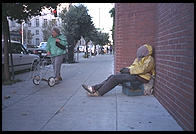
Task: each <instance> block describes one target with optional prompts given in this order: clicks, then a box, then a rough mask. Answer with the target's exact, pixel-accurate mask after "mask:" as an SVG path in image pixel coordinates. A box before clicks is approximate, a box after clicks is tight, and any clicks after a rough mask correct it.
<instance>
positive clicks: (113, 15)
mask: <svg viewBox="0 0 196 134" xmlns="http://www.w3.org/2000/svg"><path fill="white" fill-rule="evenodd" d="M109 13H110V15H111V17H112V18H113V25H112V40H113V45H114V27H115V8H112V9H111V10H110V11H109Z"/></svg>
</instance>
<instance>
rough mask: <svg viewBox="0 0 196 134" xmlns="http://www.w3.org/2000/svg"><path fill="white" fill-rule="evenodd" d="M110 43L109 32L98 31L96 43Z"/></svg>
mask: <svg viewBox="0 0 196 134" xmlns="http://www.w3.org/2000/svg"><path fill="white" fill-rule="evenodd" d="M108 43H110V41H109V34H108V33H102V32H101V31H99V32H97V41H96V44H99V45H101V46H104V45H106V44H108Z"/></svg>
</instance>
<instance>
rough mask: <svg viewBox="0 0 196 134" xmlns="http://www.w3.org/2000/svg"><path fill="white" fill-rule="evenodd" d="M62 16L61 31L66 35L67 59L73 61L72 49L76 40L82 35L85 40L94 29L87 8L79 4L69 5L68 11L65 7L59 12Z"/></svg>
mask: <svg viewBox="0 0 196 134" xmlns="http://www.w3.org/2000/svg"><path fill="white" fill-rule="evenodd" d="M60 17H61V18H62V32H63V33H64V34H65V35H66V36H67V41H68V43H69V45H70V47H69V51H68V52H69V59H70V60H71V61H73V55H74V53H73V50H74V47H75V45H76V43H77V41H78V40H79V39H80V38H81V36H83V37H84V39H85V40H86V42H88V41H90V40H91V38H92V33H93V31H95V26H94V24H93V22H92V18H91V16H90V15H89V14H88V9H87V8H86V7H85V6H84V5H82V4H80V5H79V6H70V9H69V11H68V12H67V11H66V9H65V10H64V11H63V12H62V13H61V14H60Z"/></svg>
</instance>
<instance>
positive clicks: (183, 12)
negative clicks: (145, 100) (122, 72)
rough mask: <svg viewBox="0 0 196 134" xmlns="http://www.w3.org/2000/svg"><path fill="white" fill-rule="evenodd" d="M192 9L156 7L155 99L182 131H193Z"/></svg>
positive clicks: (181, 5) (164, 5) (192, 6)
mask: <svg viewBox="0 0 196 134" xmlns="http://www.w3.org/2000/svg"><path fill="white" fill-rule="evenodd" d="M193 11H194V5H193V4H185V3H182V4H181V3H177V4H172V3H167V4H158V5H157V33H156V43H155V59H156V81H155V92H154V95H155V97H156V98H157V99H158V100H159V101H160V103H161V104H162V105H163V106H164V107H165V108H166V109H167V110H168V111H169V112H170V113H171V115H172V116H173V117H174V118H175V119H176V121H177V122H178V123H179V125H181V126H182V127H183V128H184V129H185V130H193V129H194V65H193V64H194V61H193V60H194V50H193V49H194V30H193V29H194V12H193Z"/></svg>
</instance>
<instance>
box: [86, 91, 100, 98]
mask: <svg viewBox="0 0 196 134" xmlns="http://www.w3.org/2000/svg"><path fill="white" fill-rule="evenodd" d="M88 96H90V97H97V96H99V93H98V92H94V93H88Z"/></svg>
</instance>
